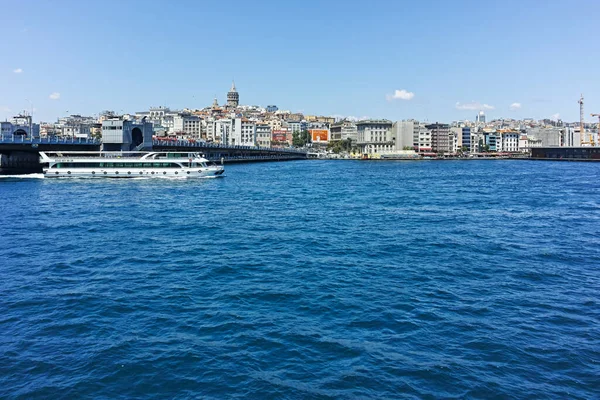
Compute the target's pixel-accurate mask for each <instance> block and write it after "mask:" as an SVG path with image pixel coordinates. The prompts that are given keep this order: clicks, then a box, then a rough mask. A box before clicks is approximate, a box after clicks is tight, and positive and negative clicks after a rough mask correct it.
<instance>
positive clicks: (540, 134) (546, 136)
mask: <svg viewBox="0 0 600 400" xmlns="http://www.w3.org/2000/svg"><path fill="white" fill-rule="evenodd" d="M527 137H528V138H529V145H530V147H532V143H536V142H537V141H539V142H540V147H560V146H563V143H564V140H563V128H542V127H534V128H529V129H528V130H527ZM536 139H537V140H536ZM536 145H537V143H536Z"/></svg>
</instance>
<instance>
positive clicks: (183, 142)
mask: <svg viewBox="0 0 600 400" xmlns="http://www.w3.org/2000/svg"><path fill="white" fill-rule="evenodd" d="M152 145H153V146H168V147H191V148H193V147H201V148H214V149H223V150H263V151H277V152H279V153H294V154H306V151H305V150H300V149H285V148H273V147H260V146H232V145H226V144H221V143H209V142H197V141H188V140H152Z"/></svg>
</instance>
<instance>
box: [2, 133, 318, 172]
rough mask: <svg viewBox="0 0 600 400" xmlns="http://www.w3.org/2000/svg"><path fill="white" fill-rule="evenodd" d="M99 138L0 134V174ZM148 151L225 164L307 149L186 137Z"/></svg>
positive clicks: (281, 157) (286, 156) (35, 165)
mask: <svg viewBox="0 0 600 400" xmlns="http://www.w3.org/2000/svg"><path fill="white" fill-rule="evenodd" d="M101 146H102V142H101V141H100V140H96V139H71V138H68V139H67V138H39V139H31V138H27V137H24V136H15V135H8V136H0V174H28V173H39V172H42V166H41V164H40V163H39V154H38V152H40V151H64V152H68V151H100V149H101ZM145 150H148V151H189V152H198V153H202V154H204V156H205V157H206V158H208V159H209V160H211V161H215V162H224V163H225V164H229V163H234V162H253V161H288V160H303V159H306V157H307V156H306V151H304V150H299V149H277V148H268V147H252V146H226V145H221V144H216V143H206V142H195V141H187V140H177V141H163V140H153V141H152V148H151V150H149V149H145Z"/></svg>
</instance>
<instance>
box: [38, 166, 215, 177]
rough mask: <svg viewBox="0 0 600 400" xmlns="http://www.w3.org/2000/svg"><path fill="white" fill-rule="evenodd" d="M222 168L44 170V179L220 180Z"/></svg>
mask: <svg viewBox="0 0 600 400" xmlns="http://www.w3.org/2000/svg"><path fill="white" fill-rule="evenodd" d="M224 172H225V171H224V169H222V168H218V169H217V168H197V169H177V170H173V168H170V169H162V170H161V169H153V170H133V169H109V168H107V169H102V170H92V169H89V170H85V169H80V168H77V170H74V171H69V170H67V169H61V170H57V169H50V168H44V170H43V173H44V177H45V178H67V177H68V178H220V177H223V176H224Z"/></svg>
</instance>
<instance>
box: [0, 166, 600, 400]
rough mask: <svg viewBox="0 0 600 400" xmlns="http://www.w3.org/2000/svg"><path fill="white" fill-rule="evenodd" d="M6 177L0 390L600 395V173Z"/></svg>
mask: <svg viewBox="0 0 600 400" xmlns="http://www.w3.org/2000/svg"><path fill="white" fill-rule="evenodd" d="M226 174H227V176H226V177H225V178H223V179H213V180H180V179H172V180H170V179H132V180H117V179H115V180H110V179H107V180H104V179H55V180H52V179H45V180H44V179H41V178H40V176H36V175H34V176H30V177H25V178H24V177H3V178H0V199H1V200H0V209H1V213H0V276H1V278H0V398H3V399H13V398H22V399H76V398H98V399H135V398H144V399H194V398H203V399H223V398H255V399H313V398H315V399H316V398H319V399H320V398H323V399H326V398H352V399H363V398H364V399H366V398H378V399H379V398H408V399H420V398H425V399H439V398H473V399H476V398H485V399H489V398H505V399H523V398H532V399H540V398H556V399H567V398H568V399H594V398H599V397H600V163H598V164H597V163H569V162H536V161H527V160H525V161H509V160H498V161H488V160H484V161H421V162H391V161H390V162H383V161H382V162H364V161H317V160H315V161H294V162H282V163H257V164H245V165H230V166H226Z"/></svg>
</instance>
